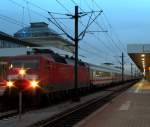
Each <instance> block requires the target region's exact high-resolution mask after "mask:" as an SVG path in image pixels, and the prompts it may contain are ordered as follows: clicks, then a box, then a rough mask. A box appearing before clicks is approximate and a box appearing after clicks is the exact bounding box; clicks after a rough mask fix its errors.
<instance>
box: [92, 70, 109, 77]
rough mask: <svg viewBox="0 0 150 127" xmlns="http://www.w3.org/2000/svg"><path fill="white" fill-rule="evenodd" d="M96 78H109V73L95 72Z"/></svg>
mask: <svg viewBox="0 0 150 127" xmlns="http://www.w3.org/2000/svg"><path fill="white" fill-rule="evenodd" d="M95 74H96V77H107V76H111V73H110V72H101V71H96V73H95Z"/></svg>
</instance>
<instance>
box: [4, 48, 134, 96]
mask: <svg viewBox="0 0 150 127" xmlns="http://www.w3.org/2000/svg"><path fill="white" fill-rule="evenodd" d="M5 62H7V63H8V67H7V69H6V79H5V82H6V87H7V90H6V91H7V92H6V93H8V91H9V90H10V89H14V90H17V89H21V90H23V91H26V92H29V91H38V93H40V94H46V95H48V96H49V95H52V94H54V93H57V94H59V93H64V92H65V93H68V92H70V91H72V90H73V89H74V62H75V61H74V58H73V57H69V56H65V57H64V56H61V55H59V54H57V53H54V52H53V51H51V50H49V49H38V48H35V49H33V51H32V52H27V54H26V55H19V56H12V57H7V58H6V59H5ZM131 79H132V77H131V76H130V75H124V81H128V80H131ZM121 80H122V77H121V70H120V69H118V68H114V67H111V66H106V65H105V66H104V65H99V66H98V65H93V64H89V63H87V62H83V61H81V60H79V61H78V89H79V90H86V89H90V88H92V87H94V86H98V87H104V86H110V85H112V84H115V83H119V82H121ZM11 91H13V90H11Z"/></svg>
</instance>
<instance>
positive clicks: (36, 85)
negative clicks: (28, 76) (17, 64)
mask: <svg viewBox="0 0 150 127" xmlns="http://www.w3.org/2000/svg"><path fill="white" fill-rule="evenodd" d="M38 83H39V82H38V81H35V80H33V81H30V84H31V87H32V88H36V87H38Z"/></svg>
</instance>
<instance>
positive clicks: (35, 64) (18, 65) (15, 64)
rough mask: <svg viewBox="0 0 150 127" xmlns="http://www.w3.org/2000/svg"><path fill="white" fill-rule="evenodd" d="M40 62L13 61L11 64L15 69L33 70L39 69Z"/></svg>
mask: <svg viewBox="0 0 150 127" xmlns="http://www.w3.org/2000/svg"><path fill="white" fill-rule="evenodd" d="M38 64H39V62H38V60H13V61H12V62H11V66H12V67H13V68H21V67H24V68H32V69H37V68H38Z"/></svg>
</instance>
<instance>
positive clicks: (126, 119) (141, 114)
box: [75, 80, 150, 127]
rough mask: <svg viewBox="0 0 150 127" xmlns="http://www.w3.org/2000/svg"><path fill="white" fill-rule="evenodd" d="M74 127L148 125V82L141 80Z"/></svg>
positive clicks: (149, 96)
mask: <svg viewBox="0 0 150 127" xmlns="http://www.w3.org/2000/svg"><path fill="white" fill-rule="evenodd" d="M75 127H150V82H149V81H146V80H141V81H140V82H138V83H136V84H135V85H134V86H133V87H131V88H130V89H129V90H127V91H126V92H124V93H122V94H121V95H120V96H118V97H117V98H115V99H113V100H112V101H111V102H110V103H108V104H106V105H105V106H104V107H102V108H100V109H99V110H97V111H96V112H94V113H93V114H91V115H90V116H88V117H87V118H85V119H84V120H82V121H81V122H79V123H78V124H77V125H75Z"/></svg>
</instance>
